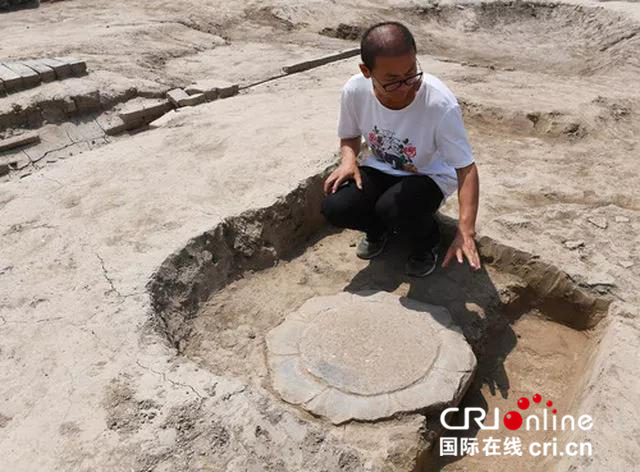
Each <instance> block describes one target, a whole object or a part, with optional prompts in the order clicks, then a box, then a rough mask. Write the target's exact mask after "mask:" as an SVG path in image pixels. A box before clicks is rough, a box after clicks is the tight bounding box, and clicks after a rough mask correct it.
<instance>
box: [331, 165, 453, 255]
mask: <svg viewBox="0 0 640 472" xmlns="http://www.w3.org/2000/svg"><path fill="white" fill-rule="evenodd" d="M358 168H359V169H360V175H361V176H362V190H360V189H358V187H357V186H356V183H355V180H349V181H348V182H347V183H346V184H343V185H342V186H340V188H338V189H337V190H336V193H332V194H329V195H327V196H326V197H325V199H324V200H323V202H322V210H321V211H322V214H323V215H324V217H325V218H326V219H327V221H328V222H329V223H331V224H332V225H334V226H337V227H339V228H349V229H355V230H359V231H364V232H365V233H367V236H368V237H369V238H371V239H374V240H375V239H376V238H379V237H380V236H381V235H382V234H383V233H384V232H385V231H393V230H399V231H402V232H406V233H407V235H408V236H409V240H410V242H411V251H412V252H413V253H415V254H422V253H423V252H424V251H426V250H428V249H430V248H432V247H434V246H435V245H436V244H437V243H438V242H439V240H440V232H439V230H438V225H437V223H436V222H435V220H434V214H435V212H436V211H437V210H438V208H439V207H440V203H441V202H442V200H443V198H444V195H443V194H442V191H441V190H440V187H438V185H437V184H436V183H435V182H434V181H433V179H432V178H431V177H429V176H426V175H409V176H395V175H390V174H387V173H385V172H382V171H380V170H378V169H374V168H372V167H367V166H358Z"/></svg>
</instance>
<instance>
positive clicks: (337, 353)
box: [300, 303, 440, 395]
mask: <svg viewBox="0 0 640 472" xmlns="http://www.w3.org/2000/svg"><path fill="white" fill-rule="evenodd" d="M439 342H440V339H439V338H438V337H434V336H433V329H432V327H431V323H430V322H429V319H428V318H427V317H425V316H424V315H421V314H419V313H418V312H415V311H409V310H406V311H404V312H403V313H398V314H397V315H396V316H388V310H387V306H386V305H385V304H383V303H367V305H365V307H363V309H362V310H358V311H356V310H352V309H349V308H347V309H344V310H331V311H325V312H323V313H320V314H319V315H318V316H317V317H316V318H315V319H314V320H313V322H312V323H310V324H309V326H308V328H307V329H306V331H305V333H304V336H303V337H302V339H301V340H300V354H301V360H302V365H303V367H304V368H305V369H306V370H307V371H308V372H310V373H311V374H313V375H315V376H316V377H318V378H320V379H322V380H323V381H324V382H326V383H327V384H328V385H331V386H333V387H335V388H338V389H340V390H342V391H344V392H348V393H357V394H360V395H377V394H380V393H388V392H392V391H394V390H398V389H400V388H403V387H406V386H407V385H410V384H412V383H414V382H415V381H416V380H418V379H420V378H422V377H424V375H425V374H426V373H427V371H428V370H429V369H430V368H431V365H432V364H433V362H434V361H435V358H436V355H437V354H438V349H439V347H440V344H439Z"/></svg>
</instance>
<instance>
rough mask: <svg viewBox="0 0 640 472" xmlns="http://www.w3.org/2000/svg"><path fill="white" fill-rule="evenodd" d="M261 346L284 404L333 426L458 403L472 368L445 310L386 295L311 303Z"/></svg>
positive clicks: (331, 298) (472, 362)
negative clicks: (293, 405)
mask: <svg viewBox="0 0 640 472" xmlns="http://www.w3.org/2000/svg"><path fill="white" fill-rule="evenodd" d="M266 345H267V358H268V362H269V368H270V373H271V379H272V385H273V387H274V389H275V390H276V392H278V393H279V394H280V396H281V397H282V399H283V400H285V401H287V402H289V403H293V404H297V405H300V406H301V407H302V408H304V409H306V410H308V411H310V412H312V413H314V414H315V415H319V416H323V417H326V418H327V419H329V420H330V421H332V422H333V423H334V424H340V423H343V422H346V421H349V420H361V421H365V420H377V419H380V418H386V417H391V416H393V415H395V414H398V413H402V412H408V411H418V410H424V409H428V408H432V407H434V406H437V407H441V408H446V407H447V406H451V405H455V404H457V403H458V402H459V401H460V399H461V398H462V395H463V394H464V392H465V391H466V389H467V387H468V385H469V384H470V382H471V380H472V377H473V374H474V373H475V369H476V359H475V356H474V354H473V352H472V350H471V348H470V346H469V345H468V343H467V342H466V340H465V338H464V336H463V335H462V332H461V331H460V329H459V328H458V327H457V326H456V325H455V324H454V322H453V320H452V318H451V316H450V314H449V312H448V311H447V310H446V309H445V308H443V307H440V306H435V305H429V304H425V303H421V302H417V301H415V300H411V299H408V298H401V297H398V296H396V295H393V294H390V293H387V292H372V291H366V292H358V293H348V292H342V293H339V294H337V295H332V296H325V297H314V298H311V299H309V300H307V302H305V303H304V304H303V305H302V306H301V307H300V308H299V309H298V310H296V311H295V312H293V313H291V314H289V315H288V316H287V318H286V319H285V321H283V323H281V324H280V325H279V326H276V327H275V328H273V329H272V330H271V331H270V332H269V333H268V334H267V336H266Z"/></svg>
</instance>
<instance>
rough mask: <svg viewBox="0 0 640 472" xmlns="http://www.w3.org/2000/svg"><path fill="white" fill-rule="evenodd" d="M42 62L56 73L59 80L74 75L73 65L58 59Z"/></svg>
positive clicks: (42, 60) (43, 60)
mask: <svg viewBox="0 0 640 472" xmlns="http://www.w3.org/2000/svg"><path fill="white" fill-rule="evenodd" d="M40 62H41V63H42V64H44V65H46V66H49V67H51V68H52V69H53V71H54V72H55V73H56V78H57V79H58V80H63V79H67V78H69V77H71V76H72V75H73V71H72V70H71V65H70V64H67V63H65V62H61V61H58V60H57V59H48V58H44V59H40Z"/></svg>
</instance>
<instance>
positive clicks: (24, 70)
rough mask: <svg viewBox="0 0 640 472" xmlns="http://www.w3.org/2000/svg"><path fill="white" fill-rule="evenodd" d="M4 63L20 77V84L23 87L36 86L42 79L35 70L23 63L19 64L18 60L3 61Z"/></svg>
mask: <svg viewBox="0 0 640 472" xmlns="http://www.w3.org/2000/svg"><path fill="white" fill-rule="evenodd" d="M4 65H5V66H6V67H8V68H9V69H11V70H12V71H13V72H15V73H16V74H18V75H19V76H20V77H22V86H23V87H24V88H30V87H36V86H38V85H40V82H41V81H42V79H40V75H39V74H38V73H37V72H36V71H34V70H33V69H31V68H30V67H27V66H25V65H24V64H20V63H19V62H5V63H4Z"/></svg>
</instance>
